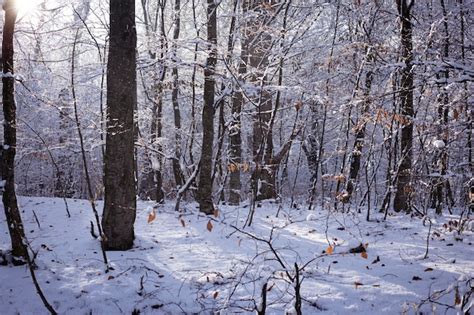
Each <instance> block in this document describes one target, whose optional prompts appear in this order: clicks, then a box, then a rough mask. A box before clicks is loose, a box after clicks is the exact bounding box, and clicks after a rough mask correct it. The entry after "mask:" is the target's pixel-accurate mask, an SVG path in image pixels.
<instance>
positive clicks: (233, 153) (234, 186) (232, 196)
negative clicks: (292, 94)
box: [227, 0, 247, 205]
mask: <svg viewBox="0 0 474 315" xmlns="http://www.w3.org/2000/svg"><path fill="white" fill-rule="evenodd" d="M238 7H239V1H238V0H235V1H234V14H236V13H237V11H238ZM235 25H236V20H235V15H234V17H233V18H232V21H231V27H230V32H229V41H228V43H227V47H228V54H229V56H228V60H229V61H230V57H231V53H232V51H233V48H234V44H233V39H234V36H235V35H234V33H235ZM246 51H247V47H246V46H245V44H244V43H243V44H242V48H241V60H240V62H239V70H238V80H239V82H234V84H233V87H234V90H233V92H232V96H231V118H230V122H229V142H230V143H229V152H228V154H229V203H230V204H231V205H238V204H239V203H240V200H241V195H240V189H241V183H240V171H241V168H242V130H241V123H242V119H241V113H242V103H243V94H242V89H241V87H240V84H241V83H242V79H243V76H244V75H245V73H246V72H247V70H246V66H245V63H244V62H243V61H242V57H243V55H244V54H245V52H246Z"/></svg>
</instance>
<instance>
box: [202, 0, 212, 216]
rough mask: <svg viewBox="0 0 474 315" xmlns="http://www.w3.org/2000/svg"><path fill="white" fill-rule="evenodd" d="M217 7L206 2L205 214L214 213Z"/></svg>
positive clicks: (203, 152) (203, 147) (203, 178)
mask: <svg viewBox="0 0 474 315" xmlns="http://www.w3.org/2000/svg"><path fill="white" fill-rule="evenodd" d="M216 10H217V5H216V3H215V1H214V0H207V40H208V42H209V56H208V57H207V61H206V67H205V68H204V108H203V110H202V128H203V137H202V149H201V163H200V166H201V167H200V173H199V186H198V201H199V209H200V211H201V212H204V213H206V214H212V213H213V212H214V203H213V201H212V146H213V143H214V97H215V95H214V94H215V78H214V75H215V68H216V63H217V51H216V50H217V47H216V46H217V17H216Z"/></svg>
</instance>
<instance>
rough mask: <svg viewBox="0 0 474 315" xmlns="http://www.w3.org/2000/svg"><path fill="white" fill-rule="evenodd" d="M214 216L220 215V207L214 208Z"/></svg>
mask: <svg viewBox="0 0 474 315" xmlns="http://www.w3.org/2000/svg"><path fill="white" fill-rule="evenodd" d="M214 216H215V217H216V218H218V217H219V209H217V208H215V209H214Z"/></svg>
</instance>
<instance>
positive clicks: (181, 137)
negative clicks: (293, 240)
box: [15, 0, 474, 212]
mask: <svg viewBox="0 0 474 315" xmlns="http://www.w3.org/2000/svg"><path fill="white" fill-rule="evenodd" d="M206 8H207V6H206V4H205V3H204V1H200V0H185V1H179V0H169V1H168V0H142V1H141V2H137V16H136V21H137V32H138V54H137V56H138V60H137V65H138V76H137V78H138V86H139V89H138V105H137V110H136V118H137V127H138V128H137V135H136V143H135V147H136V156H137V161H138V162H137V171H136V172H137V179H138V193H139V196H140V197H141V198H142V199H152V200H156V201H157V202H161V201H162V200H163V199H171V198H174V197H176V196H177V195H179V197H180V198H181V197H182V196H184V197H186V198H189V199H193V198H195V197H196V189H194V188H195V187H197V186H198V179H199V178H198V177H197V176H196V175H197V171H198V167H199V162H200V160H201V147H202V144H203V143H202V139H203V127H202V124H201V118H202V116H201V113H202V111H203V107H204V104H205V102H204V98H205V95H204V92H203V91H204V85H205V78H204V70H205V69H206V66H207V65H208V62H209V58H208V57H209V56H210V54H211V55H212V54H213V53H215V56H216V58H217V63H216V69H215V73H214V74H213V75H212V78H213V79H215V94H214V113H213V114H214V117H213V118H214V120H213V121H214V122H213V125H214V136H213V142H212V149H213V150H212V159H211V161H212V165H211V166H212V168H211V170H212V171H211V172H212V173H211V177H212V191H213V202H214V203H219V202H230V203H232V204H237V203H239V202H240V201H243V200H247V199H250V200H261V199H269V198H270V199H277V200H282V199H285V198H288V200H290V199H289V198H291V203H292V205H293V204H298V205H299V204H304V206H305V207H307V205H308V204H309V207H314V206H319V205H322V206H328V207H340V208H341V207H345V205H347V204H350V205H352V206H353V207H355V208H357V207H369V209H370V208H372V209H377V210H387V209H389V208H391V207H392V204H393V200H394V198H395V197H396V196H395V195H396V193H397V191H398V193H399V194H402V195H403V198H404V199H403V200H404V202H405V205H402V206H400V207H398V208H397V207H396V208H397V210H402V209H405V210H409V209H416V210H418V211H426V210H427V209H429V208H435V209H437V211H438V212H439V211H441V209H451V208H453V207H456V206H459V207H463V206H465V205H466V204H467V203H468V193H467V192H468V189H469V180H470V178H471V177H472V172H473V167H474V164H473V161H472V116H473V108H472V104H473V97H472V81H473V80H474V68H473V67H472V61H473V50H472V36H473V34H472V30H473V28H472V25H473V24H472V16H473V15H472V13H473V12H472V11H473V9H474V8H473V6H472V4H471V3H470V2H468V1H462V0H457V1H445V0H436V1H413V0H412V1H405V0H398V1H395V0H371V1H369V0H362V1H360V0H359V1H352V0H350V1H349V0H347V1H345V0H340V1H319V0H311V1H306V0H304V1H302V0H285V1H247V0H242V1H238V0H235V1H234V0H224V1H220V2H216V8H215V9H216V10H217V11H216V18H217V25H216V28H217V46H213V45H209V41H208V39H209V38H208V19H207V17H208V13H209V12H206ZM17 24H18V25H17V30H16V35H15V41H16V42H15V44H16V47H17V49H16V59H17V64H16V65H17V68H16V79H17V91H16V92H17V106H18V151H17V160H16V170H17V175H16V176H17V179H16V180H17V187H18V188H17V189H18V193H19V194H21V195H41V196H61V197H81V198H89V196H88V195H87V185H86V182H85V179H84V174H83V168H82V166H81V165H82V160H81V159H82V157H81V154H80V146H79V139H78V136H77V131H76V124H75V119H74V108H73V103H74V102H76V104H77V109H78V117H79V120H80V127H81V129H82V133H83V137H84V141H85V148H86V153H87V159H88V162H89V167H90V173H91V180H92V184H93V188H94V191H93V193H94V198H96V199H97V198H102V195H103V184H102V176H103V175H102V157H103V153H104V139H105V133H104V126H105V121H104V120H105V111H106V109H105V82H106V79H107V78H106V71H105V69H106V61H107V48H108V3H107V2H106V1H102V0H90V1H88V0H82V1H79V0H77V1H44V2H42V3H41V5H40V6H39V7H38V10H36V11H34V12H32V13H29V14H28V15H25V16H23V17H22V16H20V17H19V20H18V23H17ZM408 26H410V30H409V31H410V32H411V34H409V33H407V32H408V29H407V27H408ZM404 32H405V33H404ZM404 41H405V42H404ZM407 45H411V46H412V47H409V46H407ZM72 47H75V74H74V76H75V80H74V81H73V82H74V89H75V96H74V97H75V99H73V98H74V97H73V95H72V88H73V87H72V84H71V82H72V81H71V63H72V54H73V48H72ZM410 78H411V80H412V82H411V84H409V83H410V82H409V81H410ZM410 99H411V100H410ZM407 102H412V108H411V109H409V110H408V111H407V107H406V106H407V104H408V103H407ZM410 128H411V129H412V131H411V134H412V136H411V137H412V138H411V139H409V140H410V141H411V143H410V144H407V143H406V141H407V139H408V138H407V136H408V135H409V131H408V130H409V129H410ZM404 133H405V136H403V134H404ZM407 145H408V146H409V147H407ZM408 148H409V150H408ZM408 159H409V160H410V161H408ZM407 163H408V164H407ZM407 166H408V167H407ZM201 167H202V165H201ZM183 188H186V189H183ZM188 188H189V189H188ZM186 190H187V191H186ZM185 191H186V192H185ZM395 199H396V198H395ZM285 200H286V199H285Z"/></svg>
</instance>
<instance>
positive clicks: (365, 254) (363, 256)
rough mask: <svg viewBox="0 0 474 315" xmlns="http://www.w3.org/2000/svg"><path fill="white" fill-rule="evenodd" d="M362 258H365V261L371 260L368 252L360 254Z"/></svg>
mask: <svg viewBox="0 0 474 315" xmlns="http://www.w3.org/2000/svg"><path fill="white" fill-rule="evenodd" d="M360 256H362V258H364V259H367V258H369V256H368V255H367V252H362V253H360Z"/></svg>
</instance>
